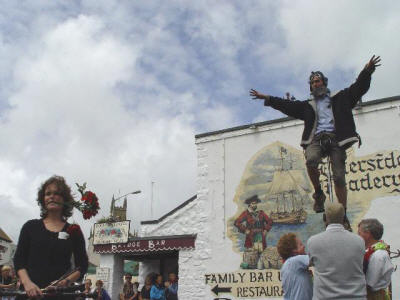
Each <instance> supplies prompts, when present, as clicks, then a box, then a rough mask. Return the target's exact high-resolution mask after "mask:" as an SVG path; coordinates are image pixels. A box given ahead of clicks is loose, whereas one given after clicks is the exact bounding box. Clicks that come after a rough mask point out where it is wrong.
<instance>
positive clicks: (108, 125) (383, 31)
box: [0, 1, 400, 238]
mask: <svg viewBox="0 0 400 300" xmlns="http://www.w3.org/2000/svg"><path fill="white" fill-rule="evenodd" d="M42 5H43V7H42V6H39V5H38V4H37V3H36V2H29V1H28V2H27V3H26V5H25V6H24V7H23V8H22V7H20V6H19V4H15V3H14V4H13V3H10V4H8V5H7V6H5V7H4V10H5V11H7V12H8V13H9V14H8V15H9V19H5V20H6V22H4V24H3V23H1V24H2V26H1V28H2V30H0V67H1V68H0V83H2V85H4V86H5V88H4V89H3V90H2V91H0V95H1V96H2V97H3V98H1V99H0V117H1V123H0V140H1V141H2V142H1V143H2V144H1V147H0V166H1V168H0V179H2V182H1V183H0V184H1V185H0V187H1V189H0V201H1V205H2V206H4V205H6V206H7V205H8V207H9V208H10V209H9V210H12V211H13V212H11V213H9V212H8V210H7V211H6V212H4V211H0V220H1V224H0V226H2V228H3V229H5V230H6V231H7V232H8V233H10V234H11V236H12V237H14V238H15V237H17V235H18V229H19V228H20V226H21V225H22V223H23V222H24V221H25V220H27V219H28V218H32V217H38V211H39V210H38V209H37V206H36V204H35V196H36V195H35V194H36V192H37V188H38V186H39V184H40V183H41V182H42V181H44V180H45V179H46V178H47V177H49V176H51V175H53V174H60V175H64V176H65V177H66V178H67V181H68V182H69V183H70V184H71V185H73V183H74V182H83V181H87V182H88V184H89V187H90V188H91V189H93V190H95V191H96V192H97V193H98V195H99V196H100V198H101V201H102V203H101V204H102V206H103V207H104V209H103V210H102V212H101V214H103V215H106V214H107V213H108V209H109V201H110V199H111V196H112V194H113V193H115V194H118V191H119V190H120V192H121V194H122V193H125V192H130V191H133V190H136V189H142V190H143V193H142V194H140V195H136V196H132V198H131V199H130V200H129V201H130V202H129V203H130V204H129V214H130V217H131V218H133V219H134V220H135V222H136V221H138V220H139V219H147V218H149V208H150V207H149V206H150V203H149V199H150V194H151V191H150V186H151V184H150V183H151V181H155V182H156V183H155V186H154V187H155V190H154V206H155V209H154V217H159V216H160V215H162V214H163V213H166V212H167V211H168V210H170V209H172V208H173V207H175V206H176V205H178V204H179V203H181V202H183V201H184V200H186V199H187V198H189V197H191V196H192V195H193V194H194V193H195V192H196V181H195V176H196V151H195V145H194V134H195V133H199V132H204V131H209V130H218V129H223V128H226V127H230V126H236V125H240V124H243V123H249V122H250V120H253V121H262V120H265V119H269V118H273V117H277V116H281V115H280V114H279V113H277V112H276V111H272V110H271V109H266V108H264V107H262V104H261V103H256V104H255V103H251V102H250V97H249V96H248V89H249V88H251V87H254V88H259V89H261V91H263V92H267V93H272V94H275V95H277V96H282V95H284V93H285V92H286V91H290V92H291V93H293V94H294V95H295V96H296V97H297V98H300V99H303V98H305V97H307V95H308V87H307V83H306V82H307V76H308V74H309V72H310V71H311V70H315V69H321V70H322V71H324V72H325V73H326V74H327V75H328V76H329V77H330V86H331V87H333V88H334V89H336V88H342V87H343V85H347V84H349V83H350V82H351V81H352V80H354V78H355V76H356V75H357V73H358V72H359V70H360V69H361V68H362V66H363V65H364V63H365V62H366V60H367V59H368V58H369V57H370V55H372V54H373V53H377V54H380V55H381V56H382V60H383V66H382V67H381V68H380V69H378V70H377V72H376V73H375V74H374V76H373V82H372V86H371V90H370V92H369V93H368V95H367V97H366V99H373V98H376V97H386V96H392V95H395V94H399V89H398V86H397V82H396V79H397V74H398V73H399V71H400V63H399V62H398V60H397V53H399V50H400V49H399V47H400V46H399V45H400V43H399V42H398V41H397V39H396V34H397V32H396V29H397V28H399V25H400V24H399V22H400V21H399V18H398V17H397V14H396V13H397V11H398V8H399V6H400V4H398V2H396V1H392V2H390V3H389V4H386V3H385V4H383V3H376V2H374V1H353V2H350V3H349V2H348V1H335V2H326V1H324V2H310V1H296V2H293V1H283V2H275V1H246V2H242V1H218V2H215V1H204V2H190V3H189V2H186V1H175V2H168V3H166V2H163V1H147V2H146V3H144V2H130V3H125V2H110V1H84V2H82V3H81V4H80V5H77V4H68V5H65V3H62V5H61V4H60V2H59V3H55V2H54V3H53V2H52V4H45V3H42ZM396 8H397V9H396ZM355 12H357V13H355ZM7 24H13V26H12V28H11V27H10V26H9V25H7ZM10 74H11V75H10ZM11 78H12V80H11ZM21 210H22V212H21V213H18V216H19V218H18V219H17V221H16V222H15V223H13V225H10V222H11V220H12V218H13V216H15V213H14V211H18V212H19V211H21ZM13 214H14V215H13ZM75 219H76V220H77V221H79V222H82V220H81V218H80V217H77V216H76V217H75ZM3 220H4V221H3ZM4 224H6V225H4ZM86 224H88V223H86ZM6 226H7V227H9V228H10V229H9V230H7V228H6ZM85 226H86V230H87V229H88V225H85Z"/></svg>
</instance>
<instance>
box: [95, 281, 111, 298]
mask: <svg viewBox="0 0 400 300" xmlns="http://www.w3.org/2000/svg"><path fill="white" fill-rule="evenodd" d="M94 293H95V295H96V297H95V298H94V299H96V300H111V298H110V295H108V293H107V291H106V290H105V289H104V288H103V281H101V280H97V281H96V289H95V291H94Z"/></svg>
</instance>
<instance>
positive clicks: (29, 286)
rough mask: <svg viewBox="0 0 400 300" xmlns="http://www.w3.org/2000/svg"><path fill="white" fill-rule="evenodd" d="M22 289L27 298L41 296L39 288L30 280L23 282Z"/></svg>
mask: <svg viewBox="0 0 400 300" xmlns="http://www.w3.org/2000/svg"><path fill="white" fill-rule="evenodd" d="M24 289H25V292H26V294H27V295H28V297H29V298H35V297H42V296H43V293H42V291H41V290H40V288H39V287H38V286H37V285H36V284H34V283H33V282H32V281H30V280H29V281H28V282H26V283H25V284H24Z"/></svg>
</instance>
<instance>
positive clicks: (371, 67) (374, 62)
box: [365, 55, 381, 74]
mask: <svg viewBox="0 0 400 300" xmlns="http://www.w3.org/2000/svg"><path fill="white" fill-rule="evenodd" d="M380 62H381V57H380V56H377V57H375V55H373V56H372V57H371V59H370V60H369V62H368V63H367V64H366V65H365V69H366V70H367V71H368V72H369V73H371V74H372V73H374V72H375V69H376V67H379V66H380V65H381V64H380Z"/></svg>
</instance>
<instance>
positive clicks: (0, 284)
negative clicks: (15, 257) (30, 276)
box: [0, 265, 16, 300]
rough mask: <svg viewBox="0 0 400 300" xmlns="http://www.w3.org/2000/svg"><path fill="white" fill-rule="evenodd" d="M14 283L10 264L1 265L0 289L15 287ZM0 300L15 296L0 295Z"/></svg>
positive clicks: (9, 299) (8, 299)
mask: <svg viewBox="0 0 400 300" xmlns="http://www.w3.org/2000/svg"><path fill="white" fill-rule="evenodd" d="M15 288H16V284H15V282H14V278H13V275H12V269H11V267H10V266H7V265H5V266H3V267H2V268H1V275H0V290H3V289H4V290H6V289H15ZM1 299H2V300H11V299H15V297H1Z"/></svg>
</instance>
